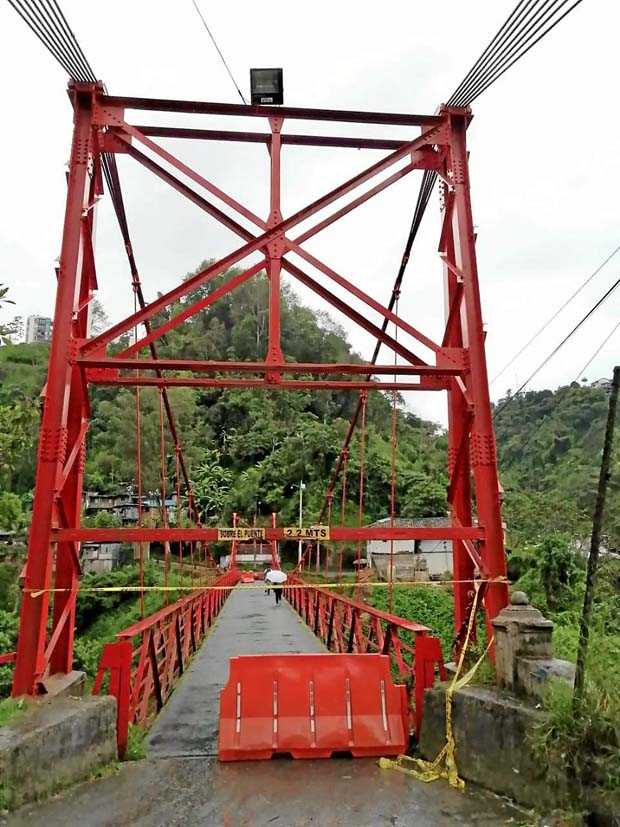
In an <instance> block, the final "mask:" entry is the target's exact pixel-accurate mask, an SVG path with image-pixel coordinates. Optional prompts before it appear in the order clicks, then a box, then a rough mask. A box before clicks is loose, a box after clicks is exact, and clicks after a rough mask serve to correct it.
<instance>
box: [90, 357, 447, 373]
mask: <svg viewBox="0 0 620 827" xmlns="http://www.w3.org/2000/svg"><path fill="white" fill-rule="evenodd" d="M77 364H78V365H79V366H80V367H82V368H112V369H120V370H133V371H136V370H175V371H180V370H187V371H192V372H193V373H265V372H266V371H270V370H277V371H278V372H279V373H280V372H281V373H293V374H299V373H310V374H323V373H325V374H333V373H336V374H362V375H370V374H377V375H390V376H391V375H392V374H396V375H398V376H457V375H458V374H460V373H462V369H461V368H458V367H435V366H434V365H402V364H398V365H370V364H355V363H353V364H351V363H347V362H332V363H325V362H233V361H230V362H215V361H200V360H198V359H126V358H124V357H122V358H121V357H119V356H105V357H97V356H89V357H87V358H85V359H78V360H77Z"/></svg>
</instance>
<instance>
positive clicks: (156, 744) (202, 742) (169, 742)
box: [148, 589, 325, 758]
mask: <svg viewBox="0 0 620 827" xmlns="http://www.w3.org/2000/svg"><path fill="white" fill-rule="evenodd" d="M324 651H325V648H324V646H323V644H322V643H321V642H320V641H319V640H318V639H317V638H316V637H315V636H314V635H313V634H312V632H311V631H310V630H309V629H308V627H307V626H306V625H305V624H304V623H302V621H301V620H300V618H299V616H298V615H297V614H296V613H295V612H294V611H293V610H292V609H291V607H290V606H289V604H288V603H287V602H286V600H284V599H283V600H282V601H281V602H280V605H279V606H277V607H276V605H275V602H274V597H273V594H270V595H269V596H267V595H265V592H264V591H263V589H252V590H250V589H246V590H241V589H236V590H235V591H234V592H233V593H232V594H231V596H230V597H229V598H228V600H227V601H226V603H225V604H224V606H223V608H222V611H221V613H220V616H219V617H218V619H217V623H216V626H215V628H214V629H213V630H212V631H211V633H210V634H209V636H208V637H207V639H206V641H205V643H204V644H203V646H202V648H201V650H200V652H199V653H198V655H197V656H196V657H195V658H194V660H193V661H192V664H191V666H190V668H189V669H188V670H187V672H186V674H185V675H184V676H183V677H182V679H181V681H180V682H179V684H178V686H177V688H176V689H175V691H174V693H173V695H172V697H171V698H170V700H169V701H168V703H167V704H166V706H165V707H164V709H163V710H162V712H161V714H160V715H159V717H158V719H157V720H156V722H155V724H154V726H153V728H152V730H151V734H150V737H149V743H148V747H149V756H150V757H153V758H170V757H178V756H198V755H217V737H218V717H219V698H220V691H221V690H222V689H223V687H224V685H225V683H226V681H227V680H228V660H229V658H231V657H233V656H235V655H256V654H261V653H267V652H272V653H276V652H307V653H312V652H324Z"/></svg>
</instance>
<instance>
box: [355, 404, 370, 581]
mask: <svg viewBox="0 0 620 827" xmlns="http://www.w3.org/2000/svg"><path fill="white" fill-rule="evenodd" d="M362 394H363V395H362V416H361V422H360V437H359V438H360V444H359V451H360V475H359V500H358V508H357V527H358V528H361V527H362V525H363V523H364V495H365V482H366V406H367V402H368V394H367V392H366V391H362ZM355 559H356V561H357V571H356V572H355V579H356V581H359V579H360V568H361V559H362V541H361V540H358V541H357V550H356V554H355Z"/></svg>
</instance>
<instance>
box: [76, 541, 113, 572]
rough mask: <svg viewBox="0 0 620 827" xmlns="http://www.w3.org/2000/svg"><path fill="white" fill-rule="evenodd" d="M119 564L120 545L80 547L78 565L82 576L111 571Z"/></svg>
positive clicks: (102, 544)
mask: <svg viewBox="0 0 620 827" xmlns="http://www.w3.org/2000/svg"><path fill="white" fill-rule="evenodd" d="M120 562H121V544H120V543H82V544H81V546H80V564H81V566H82V572H83V573H84V574H101V573H102V572H105V571H112V570H113V569H115V568H117V567H118V566H119V565H120Z"/></svg>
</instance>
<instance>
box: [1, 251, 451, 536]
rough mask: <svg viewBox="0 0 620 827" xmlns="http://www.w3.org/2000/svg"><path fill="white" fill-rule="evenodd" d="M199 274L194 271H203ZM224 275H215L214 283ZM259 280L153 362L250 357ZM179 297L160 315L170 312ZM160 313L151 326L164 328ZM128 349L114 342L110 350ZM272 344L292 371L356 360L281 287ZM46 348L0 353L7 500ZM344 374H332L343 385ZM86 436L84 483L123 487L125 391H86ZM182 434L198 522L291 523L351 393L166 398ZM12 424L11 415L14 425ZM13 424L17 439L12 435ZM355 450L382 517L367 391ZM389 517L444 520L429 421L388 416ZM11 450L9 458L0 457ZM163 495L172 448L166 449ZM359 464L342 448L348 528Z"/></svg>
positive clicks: (150, 444) (170, 339) (155, 420)
mask: <svg viewBox="0 0 620 827" xmlns="http://www.w3.org/2000/svg"><path fill="white" fill-rule="evenodd" d="M201 266H202V265H201ZM229 275H230V274H227V275H226V278H227V277H228V276H229ZM224 278H225V277H224V276H222V277H221V279H218V280H215V281H214V282H212V283H211V284H209V285H208V286H207V287H206V288H202V289H201V290H199V291H194V292H193V293H192V294H190V296H189V297H188V299H187V301H191V300H194V299H196V298H201V297H202V296H204V295H206V294H208V293H209V292H211V291H212V290H214V289H216V288H217V287H218V285H219V284H220V283H221V281H222V280H223V279H224ZM266 301H267V283H266V280H265V279H264V278H262V279H261V278H259V279H255V280H254V281H253V282H251V283H247V284H245V285H243V286H241V287H240V288H238V289H237V290H236V291H235V294H234V302H233V301H232V298H231V297H230V296H227V297H225V298H224V299H222V300H220V301H219V302H217V303H216V304H215V305H214V306H212V307H211V308H209V309H208V310H207V311H206V312H204V313H201V314H198V315H196V316H194V317H193V318H191V319H190V320H189V321H188V322H187V323H186V324H185V326H183V327H182V328H180V329H178V330H175V331H173V332H171V333H170V334H168V335H167V337H166V339H165V340H162V341H161V343H160V344H159V346H158V352H159V354H160V356H161V357H182V358H202V359H238V360H256V359H262V358H263V357H264V352H265V346H266V311H265V307H266ZM184 304H185V301H183V302H180V303H178V304H176V305H174V306H172V307H171V308H170V310H169V315H173V314H175V313H176V312H178V311H179V310H180V309H182V307H183V305H184ZM166 318H168V315H166V316H162V317H160V318H159V319H158V320H156V324H157V323H160V322H162V321H164V320H165V319H166ZM127 343H128V342H126V341H123V342H119V343H117V345H115V349H116V350H120V349H122V347H123V346H125V345H126V344H127ZM282 346H283V350H284V354H285V357H286V358H287V359H289V360H291V361H297V362H320V361H326V362H338V361H342V362H346V361H360V357H359V356H358V355H357V354H355V353H353V352H352V351H351V347H350V345H349V343H348V341H347V339H346V336H345V334H344V331H343V330H342V329H341V328H340V327H339V326H338V325H336V324H335V323H334V322H333V321H332V320H331V318H330V317H329V316H327V315H324V314H316V313H314V312H313V311H311V310H310V309H308V308H307V307H304V306H303V305H301V304H300V303H299V301H298V300H297V298H296V297H295V295H294V294H293V293H292V292H291V291H290V290H288V289H286V288H285V289H284V292H283V299H282ZM46 358H47V348H45V347H42V346H33V345H23V344H21V345H14V346H7V347H4V348H1V349H0V381H1V383H2V385H1V389H0V423H4V424H0V428H2V429H3V430H6V431H7V433H9V436H7V440H8V441H10V442H11V450H10V452H8V454H7V457H8V459H7V462H6V463H4V465H3V467H2V468H0V474H1V475H2V476H0V490H3V491H4V492H7V491H8V492H11V493H12V495H15V494H16V495H19V496H20V497H21V498H22V500H23V501H24V505H25V506H26V507H27V505H28V502H27V500H28V497H29V496H30V492H31V489H32V484H33V473H34V441H35V437H36V420H37V410H36V408H37V404H36V397H37V392H38V390H39V389H40V388H41V386H42V384H43V381H44V373H45V361H46ZM343 378H344V377H343ZM91 395H92V419H91V424H90V429H89V434H88V459H87V465H86V479H85V484H86V486H87V487H89V488H92V489H96V490H100V491H111V490H115V489H118V488H119V487H121V486H126V485H129V484H132V483H133V482H134V480H135V455H136V439H135V393H134V391H133V390H131V391H130V390H126V389H120V390H119V389H115V388H105V387H93V388H92V394H91ZM157 397H158V395H157V391H156V390H155V389H150V388H147V389H143V390H142V391H141V411H142V457H143V484H144V488H145V489H146V490H148V489H151V490H152V489H156V488H158V487H159V403H158V398H157ZM170 397H171V400H172V402H173V407H174V410H175V414H176V417H177V420H178V423H179V426H180V428H179V430H180V433H181V434H182V439H183V449H184V453H185V455H186V456H187V458H188V460H189V466H190V468H191V476H192V479H193V482H194V484H195V488H196V492H197V495H198V505H199V507H200V509H201V511H202V514H203V517H204V520H205V522H208V521H216V520H217V519H218V518H220V519H221V518H222V517H223V518H224V519H227V518H228V517H229V515H230V513H231V512H232V511H233V510H236V511H239V512H240V513H241V514H245V515H246V516H249V515H252V514H253V513H254V510H255V509H256V506H257V503H258V504H259V506H258V512H259V517H261V516H262V517H263V518H265V519H267V518H268V515H269V514H270V513H271V511H272V510H273V511H277V512H278V513H279V514H280V519H281V520H282V521H284V522H286V521H291V520H294V518H295V515H296V509H297V489H296V486H297V485H298V484H299V481H300V480H302V479H303V480H304V482H305V483H306V486H307V488H306V491H305V495H304V500H305V508H306V509H307V513H308V514H310V515H311V518H312V519H315V518H316V516H317V515H318V511H319V510H320V507H321V505H322V502H323V497H324V494H325V488H326V481H327V479H328V478H329V474H330V472H331V469H332V468H333V465H334V461H335V459H336V457H337V455H338V452H339V450H340V447H341V445H342V440H343V437H344V433H345V430H346V427H347V424H348V420H349V417H350V415H351V413H352V411H353V409H354V406H355V404H356V402H357V394H356V393H352V392H344V391H343V392H340V391H339V392H331V391H321V392H312V393H310V392H294V393H288V392H287V393H282V392H270V393H265V392H263V391H250V390H228V391H226V392H222V391H220V390H210V389H206V390H194V389H186V388H180V389H173V390H171V391H170ZM18 415H19V416H18ZM20 417H21V418H22V419H23V420H24V425H23V428H22V430H23V432H24V433H20V435H19V438H18V437H17V436H15V435H10V432H11V431H12V429H13V424H14V423H15V422H16V421H17V419H19V418H20ZM367 420H368V428H367V433H368V441H367V448H366V472H367V473H366V486H365V488H366V508H365V515H366V519H368V520H372V519H375V518H378V517H382V516H385V515H386V513H387V510H388V507H389V490H390V463H391V449H390V426H391V395H384V394H378V393H374V394H370V396H369V402H368V415H367ZM398 430H399V447H398V457H397V463H398V479H399V486H398V490H399V497H398V500H399V502H398V507H399V511H400V513H401V514H402V515H403V516H429V515H433V514H437V513H440V514H441V513H444V512H445V508H446V503H445V486H446V482H447V479H446V471H445V449H446V440H445V437H444V435H443V434H442V432H441V429H440V428H438V427H437V426H436V425H435V424H433V423H431V422H426V421H423V420H421V419H420V418H418V417H417V416H415V415H414V414H413V413H411V412H410V411H407V410H406V409H405V408H404V407H402V406H400V410H399V416H398ZM9 454H10V456H9ZM166 455H167V463H168V471H169V477H170V480H169V485H170V484H172V477H173V473H174V465H175V461H174V452H173V450H172V446H171V444H170V441H169V440H168V441H167V445H166ZM358 476H359V463H358V450H357V445H356V443H355V442H354V444H353V446H352V450H351V459H350V464H349V479H348V488H347V492H348V497H347V520H348V521H353V520H355V519H356V518H357V517H356V513H357V501H358V495H359V487H358Z"/></svg>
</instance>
